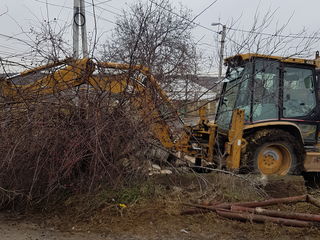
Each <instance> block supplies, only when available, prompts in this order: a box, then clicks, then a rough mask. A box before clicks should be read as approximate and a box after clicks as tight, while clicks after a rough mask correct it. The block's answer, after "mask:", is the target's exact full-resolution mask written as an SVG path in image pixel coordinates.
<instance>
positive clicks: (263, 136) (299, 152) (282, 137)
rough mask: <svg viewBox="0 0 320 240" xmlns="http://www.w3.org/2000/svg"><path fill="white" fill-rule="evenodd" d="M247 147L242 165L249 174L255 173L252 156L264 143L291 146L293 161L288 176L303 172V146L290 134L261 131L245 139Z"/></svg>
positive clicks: (279, 131) (280, 131)
mask: <svg viewBox="0 0 320 240" xmlns="http://www.w3.org/2000/svg"><path fill="white" fill-rule="evenodd" d="M246 140H247V142H248V145H247V146H246V151H245V152H244V153H243V154H242V163H243V164H244V166H245V167H246V168H247V169H249V171H250V172H254V171H256V169H255V163H254V156H255V152H256V150H257V149H258V148H259V147H260V146H262V145H263V144H265V143H266V142H285V143H287V144H288V145H290V146H291V148H292V150H293V152H294V154H295V161H294V162H293V163H292V166H291V168H290V170H289V172H288V174H295V175H296V174H300V173H301V172H302V170H303V159H304V153H305V151H304V147H303V144H302V143H301V142H300V141H299V140H298V139H296V138H295V137H294V136H293V135H292V134H290V133H288V132H287V131H284V130H281V129H272V128H271V129H262V130H258V131H256V132H254V133H253V134H251V135H249V136H247V137H246Z"/></svg>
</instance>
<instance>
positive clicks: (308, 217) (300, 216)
mask: <svg viewBox="0 0 320 240" xmlns="http://www.w3.org/2000/svg"><path fill="white" fill-rule="evenodd" d="M231 211H234V212H249V213H255V214H259V215H265V216H270V217H280V218H288V219H297V220H303V221H314V222H320V215H317V214H309V213H293V212H282V211H275V210H269V209H263V208H260V207H258V208H248V207H242V206H232V207H231Z"/></svg>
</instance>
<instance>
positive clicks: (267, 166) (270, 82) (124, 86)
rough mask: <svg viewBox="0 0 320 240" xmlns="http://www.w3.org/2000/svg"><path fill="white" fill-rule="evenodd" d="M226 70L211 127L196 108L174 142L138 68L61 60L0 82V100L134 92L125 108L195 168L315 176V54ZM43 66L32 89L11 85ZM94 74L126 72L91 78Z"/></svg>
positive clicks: (319, 124) (319, 110)
mask: <svg viewBox="0 0 320 240" xmlns="http://www.w3.org/2000/svg"><path fill="white" fill-rule="evenodd" d="M225 64H226V66H227V67H228V69H227V73H226V77H225V79H224V80H223V88H222V92H221V95H220V100H219V104H218V109H217V113H216V117H215V121H214V122H210V121H209V120H208V119H207V117H206V113H205V108H201V109H200V120H199V123H198V124H197V125H196V126H185V127H184V128H183V130H182V132H181V134H178V136H174V131H173V129H172V126H170V125H169V124H168V123H167V122H166V121H165V119H164V117H163V115H162V113H161V111H160V109H159V106H158V105H157V104H156V101H155V97H156V98H159V99H161V101H162V103H164V104H165V105H166V106H167V108H169V109H170V111H171V113H174V114H176V111H175V110H174V107H173V106H172V104H171V103H170V100H169V99H168V97H167V95H166V94H165V92H164V91H163V90H162V88H161V87H160V85H159V84H158V83H157V81H156V79H155V78H154V76H153V75H152V74H151V72H150V70H149V69H148V68H146V67H143V66H136V65H135V66H133V65H128V64H117V63H107V62H105V63H104V62H94V61H92V60H90V59H81V60H72V59H67V60H65V61H61V62H57V63H54V64H50V65H46V66H42V67H38V68H35V69H32V70H28V71H26V72H23V73H21V74H20V75H18V76H13V77H9V78H7V79H4V80H3V81H1V94H2V96H3V97H8V98H11V99H12V101H13V102H16V103H19V102H23V101H24V99H27V98H29V99H32V98H34V97H39V96H45V95H49V94H53V93H55V92H59V91H63V90H66V89H70V88H73V87H77V86H81V85H82V84H88V85H90V86H91V87H93V88H96V89H99V90H102V91H108V92H111V93H115V94H118V93H123V92H125V91H128V89H131V90H132V89H133V90H134V91H137V92H139V93H142V94H139V95H137V96H144V97H143V98H141V97H136V98H135V99H134V100H133V101H132V104H133V105H134V106H135V107H137V108H138V109H139V111H140V113H141V114H143V115H144V116H148V118H149V120H151V121H150V122H151V123H152V124H151V129H152V131H153V134H154V136H155V137H156V138H157V139H158V140H159V141H160V143H161V144H162V145H163V146H164V147H165V148H167V149H168V150H170V151H175V152H177V151H179V152H182V153H184V154H186V155H190V156H193V157H195V159H196V165H210V166H211V167H217V168H226V169H228V170H235V171H246V172H247V171H250V172H258V173H262V174H264V175H273V174H276V175H286V174H300V173H301V172H302V171H307V172H318V171H320V145H319V143H318V140H320V133H319V132H320V130H319V129H320V106H319V81H318V76H319V72H318V67H319V66H320V59H319V54H317V56H316V59H315V60H307V59H297V58H284V57H276V56H268V55H259V54H241V55H236V56H233V57H229V58H227V59H225ZM50 68H54V69H55V71H53V72H52V73H47V74H45V75H44V76H42V77H40V78H39V79H36V80H34V81H32V82H31V83H28V84H14V78H17V77H19V76H20V77H21V76H27V75H29V74H32V73H35V72H46V71H47V70H48V69H50ZM101 68H105V69H116V70H121V71H126V73H123V72H122V73H119V74H115V75H110V76H108V75H103V76H99V75H97V74H94V72H95V70H96V69H101ZM148 86H152V89H155V91H153V92H151V90H150V89H151V88H149V87H148ZM155 95H156V96H155ZM176 116H177V118H178V115H177V114H176Z"/></svg>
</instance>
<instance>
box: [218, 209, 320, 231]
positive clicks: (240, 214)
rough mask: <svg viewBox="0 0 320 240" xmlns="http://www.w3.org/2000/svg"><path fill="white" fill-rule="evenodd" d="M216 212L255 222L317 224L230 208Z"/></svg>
mask: <svg viewBox="0 0 320 240" xmlns="http://www.w3.org/2000/svg"><path fill="white" fill-rule="evenodd" d="M217 214H218V215H219V216H222V217H225V218H229V219H236V220H240V221H252V222H257V223H266V222H271V223H275V224H280V225H284V226H292V227H313V226H318V224H317V223H313V222H307V221H301V220H294V219H285V218H277V217H269V216H264V215H257V214H254V213H245V212H232V211H230V210H224V209H219V210H217Z"/></svg>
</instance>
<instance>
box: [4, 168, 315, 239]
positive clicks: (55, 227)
mask: <svg viewBox="0 0 320 240" xmlns="http://www.w3.org/2000/svg"><path fill="white" fill-rule="evenodd" d="M285 181H286V180H283V179H280V180H277V181H275V182H278V183H279V184H278V185H281V189H280V191H281V192H282V194H285V195H288V196H290V195H298V194H301V193H304V191H306V190H305V188H304V187H303V186H301V185H300V186H299V183H298V181H297V179H294V180H293V182H294V184H293V185H296V186H297V188H296V189H293V188H292V186H291V185H292V184H291V185H290V184H289V185H290V186H291V187H284V186H285V184H286V183H285ZM295 181H296V182H295ZM290 182H292V181H290ZM289 185H288V186H289ZM149 187H150V186H149ZM152 187H154V188H152V190H153V193H152V194H151V195H150V194H149V192H150V189H149V188H145V187H143V191H142V192H143V194H140V195H139V194H138V195H137V194H136V192H134V193H133V192H129V191H125V193H123V194H122V198H118V199H111V201H110V200H109V199H108V200H107V197H106V196H105V193H104V194H102V195H98V196H95V197H89V198H87V197H81V196H79V197H77V198H73V199H69V200H68V201H66V202H65V203H64V206H61V208H56V209H55V210H50V211H49V212H47V213H45V214H43V213H42V214H24V215H21V214H17V213H14V214H13V213H9V212H2V213H1V214H0V233H1V235H0V239H1V240H82V239H91V240H100V239H104V240H118V239H119V240H135V239H142V240H144V239H146V240H147V239H148V240H149V239H159V240H162V239H163V240H164V239H173V240H175V239H177V240H178V239H195V240H200V239H240V240H247V239H248V240H253V239H255V240H256V239H284V240H285V239H290V240H293V239H319V238H320V237H319V236H320V231H319V230H318V229H317V228H308V229H306V228H294V227H284V226H278V225H274V224H271V223H267V224H256V223H251V222H239V221H232V220H228V219H223V218H221V217H219V216H217V215H216V214H215V213H201V214H195V215H181V214H180V213H181V211H182V210H184V209H186V207H185V206H184V205H183V203H200V202H206V201H207V202H212V201H219V202H221V201H222V202H229V201H232V202H234V201H247V200H261V199H265V198H269V197H270V196H267V195H265V194H266V193H265V191H264V190H263V189H260V188H257V187H256V186H254V187H252V186H251V182H249V181H247V180H241V179H237V178H232V177H230V176H225V175H221V174H211V175H206V176H204V175H201V176H200V177H199V176H196V177H195V176H178V177H173V176H171V177H161V178H158V179H156V181H153V182H152ZM266 189H268V188H266ZM272 189H273V191H274V187H273V188H272ZM285 189H288V191H287V192H285ZM274 192H275V191H274ZM140 193H141V191H140ZM134 194H135V195H134ZM267 194H268V193H267ZM312 194H313V195H314V196H315V197H319V192H318V190H312ZM132 195H134V196H135V198H132ZM102 196H103V197H102ZM124 196H125V197H126V198H124ZM147 196H148V197H147ZM130 198H131V199H130ZM125 199H127V200H128V199H130V201H128V203H124V202H125ZM119 204H120V205H119ZM121 204H122V205H121ZM275 209H285V210H287V211H295V212H309V213H317V214H320V209H318V208H316V207H314V206H313V205H310V204H307V203H297V204H291V205H279V206H276V207H275Z"/></svg>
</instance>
